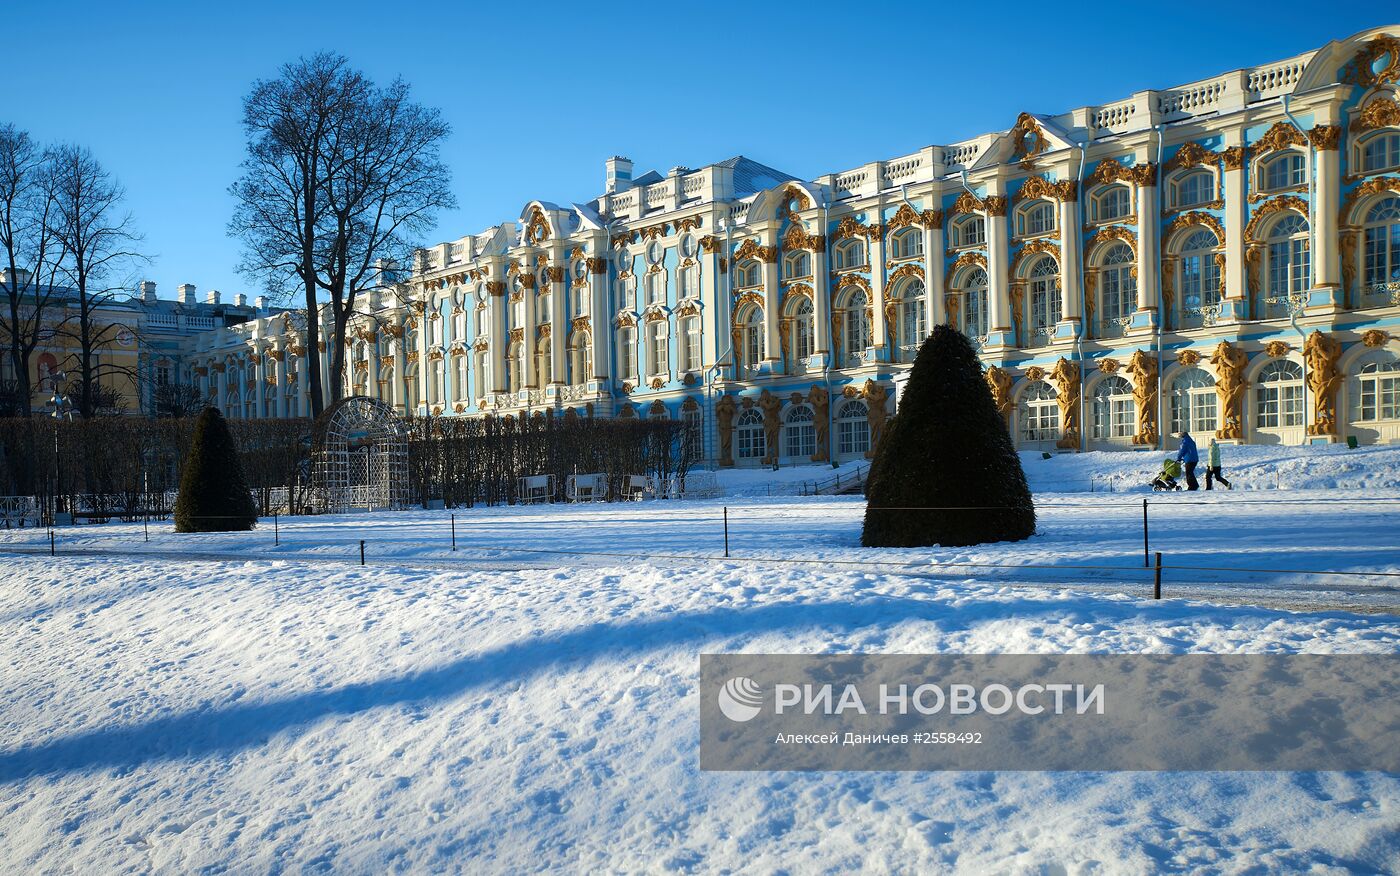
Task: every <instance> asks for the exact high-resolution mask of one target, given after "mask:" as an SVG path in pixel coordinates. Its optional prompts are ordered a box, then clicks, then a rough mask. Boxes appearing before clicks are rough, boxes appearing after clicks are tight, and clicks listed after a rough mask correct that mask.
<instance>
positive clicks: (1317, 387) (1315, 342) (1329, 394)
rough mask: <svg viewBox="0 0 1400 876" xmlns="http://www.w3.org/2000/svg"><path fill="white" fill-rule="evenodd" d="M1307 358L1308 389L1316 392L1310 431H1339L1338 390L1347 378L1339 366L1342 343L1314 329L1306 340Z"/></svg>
mask: <svg viewBox="0 0 1400 876" xmlns="http://www.w3.org/2000/svg"><path fill="white" fill-rule="evenodd" d="M1303 358H1304V359H1305V360H1306V361H1307V364H1308V367H1307V372H1306V373H1307V376H1308V389H1310V390H1312V394H1313V404H1312V410H1313V421H1312V424H1311V425H1310V426H1308V434H1309V435H1336V434H1337V391H1338V390H1339V389H1341V387H1342V384H1343V383H1345V382H1346V375H1345V374H1343V373H1342V372H1341V369H1339V368H1338V367H1337V362H1338V360H1339V359H1341V358H1342V343H1341V341H1338V340H1337V339H1336V338H1334V337H1332V336H1331V335H1329V334H1326V333H1325V332H1321V331H1317V330H1314V331H1313V333H1312V334H1310V335H1308V339H1307V340H1306V341H1305V342H1304V343H1303Z"/></svg>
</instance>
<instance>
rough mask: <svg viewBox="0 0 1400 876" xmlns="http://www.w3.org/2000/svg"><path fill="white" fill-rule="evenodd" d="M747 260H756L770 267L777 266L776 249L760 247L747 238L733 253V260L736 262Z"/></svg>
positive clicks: (773, 247) (754, 241) (774, 247)
mask: <svg viewBox="0 0 1400 876" xmlns="http://www.w3.org/2000/svg"><path fill="white" fill-rule="evenodd" d="M749 258H756V259H758V260H759V261H762V262H765V263H767V264H770V265H772V264H777V262H778V248H777V247H776V246H760V245H759V243H758V241H756V240H754V239H753V238H749V239H747V240H745V241H744V242H743V243H742V244H740V245H739V248H738V249H737V250H735V251H734V259H735V260H736V261H738V260H740V259H749Z"/></svg>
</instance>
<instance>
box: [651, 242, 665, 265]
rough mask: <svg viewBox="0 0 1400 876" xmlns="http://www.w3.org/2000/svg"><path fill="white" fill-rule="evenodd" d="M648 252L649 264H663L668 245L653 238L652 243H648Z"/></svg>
mask: <svg viewBox="0 0 1400 876" xmlns="http://www.w3.org/2000/svg"><path fill="white" fill-rule="evenodd" d="M646 252H647V264H651V265H659V264H661V260H662V259H663V258H665V257H666V247H664V246H662V244H661V241H659V240H653V241H652V242H651V243H649V244H647V250H646Z"/></svg>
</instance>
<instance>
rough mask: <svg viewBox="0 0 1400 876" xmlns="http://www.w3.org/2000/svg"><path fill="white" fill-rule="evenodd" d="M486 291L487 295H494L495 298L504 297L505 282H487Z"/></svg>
mask: <svg viewBox="0 0 1400 876" xmlns="http://www.w3.org/2000/svg"><path fill="white" fill-rule="evenodd" d="M486 291H487V293H488V294H491V295H495V296H497V297H500V296H502V295H505V294H506V281H505V280H487V281H486Z"/></svg>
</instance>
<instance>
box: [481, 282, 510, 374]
mask: <svg viewBox="0 0 1400 876" xmlns="http://www.w3.org/2000/svg"><path fill="white" fill-rule="evenodd" d="M493 273H495V272H494V271H493ZM486 287H487V289H489V290H490V297H489V299H488V301H487V305H486V312H487V315H488V319H489V323H488V332H487V334H488V343H489V346H490V354H489V355H490V360H491V373H490V375H489V377H490V380H489V381H488V383H487V386H488V387H489V388H490V391H491V392H505V391H506V389H507V387H508V386H509V385H510V380H509V377H508V374H507V372H506V348H507V347H508V346H509V345H510V336H509V334H508V333H507V332H506V308H507V307H509V306H510V302H509V301H507V300H506V284H505V281H504V280H492V281H490V282H489V283H487V284H486Z"/></svg>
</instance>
